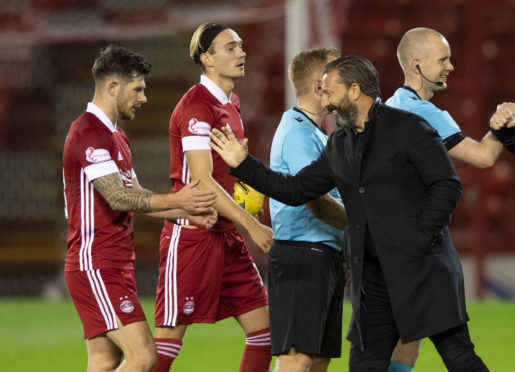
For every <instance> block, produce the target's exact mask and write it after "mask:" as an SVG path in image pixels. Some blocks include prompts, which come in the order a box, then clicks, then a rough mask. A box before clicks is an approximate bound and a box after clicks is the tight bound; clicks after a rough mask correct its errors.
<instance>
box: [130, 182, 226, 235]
mask: <svg viewBox="0 0 515 372" xmlns="http://www.w3.org/2000/svg"><path fill="white" fill-rule="evenodd" d="M197 183H198V181H197ZM132 185H133V188H134V189H140V190H144V191H147V192H151V191H149V190H146V189H144V188H143V187H142V186H141V185H140V183H139V181H138V179H137V178H133V179H132ZM145 214H146V215H147V216H150V217H155V218H167V219H172V220H174V219H179V218H187V219H189V220H190V221H192V222H194V223H196V224H199V225H203V226H205V227H206V228H207V229H210V228H211V227H213V225H214V224H215V223H216V221H217V220H218V213H217V212H216V209H214V208H208V210H207V212H206V213H201V214H199V215H191V214H189V213H188V212H186V211H185V210H183V209H179V208H176V209H167V210H164V211H160V212H148V213H145Z"/></svg>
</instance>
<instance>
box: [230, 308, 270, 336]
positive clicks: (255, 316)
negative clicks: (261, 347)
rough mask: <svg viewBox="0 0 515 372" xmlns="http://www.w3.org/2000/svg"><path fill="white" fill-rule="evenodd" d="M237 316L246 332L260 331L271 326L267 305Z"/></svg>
mask: <svg viewBox="0 0 515 372" xmlns="http://www.w3.org/2000/svg"><path fill="white" fill-rule="evenodd" d="M235 318H236V320H237V321H238V323H239V324H240V326H241V328H242V329H243V331H244V332H245V334H247V333H252V332H256V331H260V330H262V329H264V328H268V327H269V326H270V320H269V319H268V307H267V306H262V307H260V308H257V309H254V310H251V311H249V312H247V313H245V314H241V315H238V316H236V317H235Z"/></svg>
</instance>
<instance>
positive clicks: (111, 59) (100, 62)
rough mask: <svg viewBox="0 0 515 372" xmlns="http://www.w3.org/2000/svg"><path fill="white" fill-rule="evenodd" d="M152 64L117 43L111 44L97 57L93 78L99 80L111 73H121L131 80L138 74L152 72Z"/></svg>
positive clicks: (124, 77) (145, 74)
mask: <svg viewBox="0 0 515 372" xmlns="http://www.w3.org/2000/svg"><path fill="white" fill-rule="evenodd" d="M151 69H152V66H151V65H150V63H149V62H148V61H146V60H145V58H143V57H142V56H140V55H139V54H137V53H134V52H133V51H131V50H129V49H127V48H125V47H123V46H120V45H116V44H110V45H108V46H107V48H105V49H104V50H101V51H100V55H99V56H98V57H97V59H95V63H94V64H93V68H92V73H93V79H95V81H99V80H102V79H104V78H105V77H106V76H110V75H120V76H121V77H122V78H123V79H126V80H130V79H132V78H134V77H136V76H139V75H144V76H147V75H148V74H150V70H151Z"/></svg>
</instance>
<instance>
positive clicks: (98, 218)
mask: <svg viewBox="0 0 515 372" xmlns="http://www.w3.org/2000/svg"><path fill="white" fill-rule="evenodd" d="M118 172H119V173H120V175H121V177H122V179H123V184H124V186H125V187H128V188H132V179H133V178H134V177H135V174H134V170H133V168H132V159H131V154H130V150H129V140H128V138H127V136H126V134H125V132H124V131H123V130H121V129H120V128H119V127H117V126H116V125H113V124H112V123H111V121H110V120H109V118H108V117H107V116H106V115H105V114H104V112H102V110H101V109H100V108H99V107H97V106H96V105H94V104H93V103H89V104H88V108H87V110H86V112H84V113H83V114H82V115H81V116H79V117H78V118H77V120H75V121H74V122H73V123H72V125H71V127H70V130H69V132H68V136H67V138H66V141H65V144H64V151H63V182H64V197H65V214H66V217H67V222H68V239H67V241H68V244H67V245H68V253H67V255H66V259H65V271H73V270H80V271H84V270H93V269H105V268H118V269H133V263H134V243H133V235H134V227H133V213H132V212H117V211H114V210H113V209H111V207H110V206H109V204H108V203H107V202H106V200H105V199H104V198H103V197H102V195H101V194H100V193H99V192H98V191H96V190H95V188H94V186H93V183H92V181H93V180H94V179H96V178H99V177H103V176H106V175H108V174H112V173H118Z"/></svg>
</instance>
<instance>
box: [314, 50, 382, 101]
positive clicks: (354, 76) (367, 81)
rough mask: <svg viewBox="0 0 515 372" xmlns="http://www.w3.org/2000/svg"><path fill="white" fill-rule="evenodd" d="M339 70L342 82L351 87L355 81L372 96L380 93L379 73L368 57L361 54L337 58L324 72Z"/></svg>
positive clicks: (374, 96)
mask: <svg viewBox="0 0 515 372" xmlns="http://www.w3.org/2000/svg"><path fill="white" fill-rule="evenodd" d="M333 70H338V75H339V76H340V82H341V83H342V84H344V85H345V86H346V87H347V88H349V87H350V86H351V85H352V84H353V83H356V84H358V85H359V87H360V89H361V91H362V92H363V93H364V94H366V95H367V96H369V97H371V98H376V97H378V96H379V95H380V91H379V75H378V73H377V70H376V68H375V67H374V65H373V64H372V62H370V61H369V60H368V59H366V58H364V57H360V56H344V57H341V58H338V59H335V60H334V61H332V62H331V63H329V64H328V65H327V66H325V68H324V74H327V73H329V72H331V71H333Z"/></svg>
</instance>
